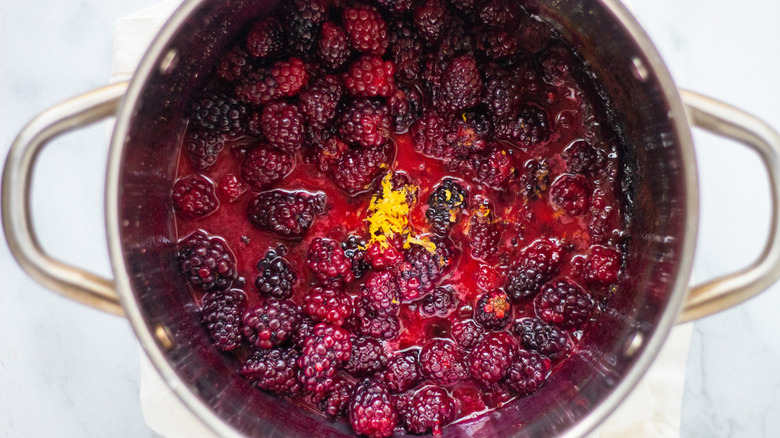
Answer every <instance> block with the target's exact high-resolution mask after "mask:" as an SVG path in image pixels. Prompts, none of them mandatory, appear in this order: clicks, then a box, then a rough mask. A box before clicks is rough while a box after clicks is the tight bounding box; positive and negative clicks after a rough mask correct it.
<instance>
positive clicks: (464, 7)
mask: <svg viewBox="0 0 780 438" xmlns="http://www.w3.org/2000/svg"><path fill="white" fill-rule="evenodd" d="M483 1H484V0H450V4H452V6H455V7H456V8H458V9H460V10H461V11H463V12H466V13H473V12H474V11H475V10H476V8H477V7H478V6H479V5H480V4H481V3H482V2H483Z"/></svg>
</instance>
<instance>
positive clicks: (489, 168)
mask: <svg viewBox="0 0 780 438" xmlns="http://www.w3.org/2000/svg"><path fill="white" fill-rule="evenodd" d="M512 155H513V151H512V150H511V149H509V148H506V147H503V146H499V145H497V144H494V145H491V146H490V147H489V149H488V150H486V151H484V152H482V153H479V154H473V155H472V156H471V160H470V164H471V171H472V178H473V179H474V182H476V183H478V184H484V185H486V186H488V187H491V188H494V189H496V190H506V189H507V188H508V187H509V184H510V183H511V182H512V181H514V179H515V178H516V173H517V170H516V169H515V168H514V167H513V164H514V163H513V160H512Z"/></svg>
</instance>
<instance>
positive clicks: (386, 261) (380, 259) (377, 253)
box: [366, 242, 404, 270]
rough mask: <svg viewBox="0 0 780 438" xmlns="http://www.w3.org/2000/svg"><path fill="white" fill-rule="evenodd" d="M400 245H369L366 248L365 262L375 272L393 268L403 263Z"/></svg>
mask: <svg viewBox="0 0 780 438" xmlns="http://www.w3.org/2000/svg"><path fill="white" fill-rule="evenodd" d="M401 246H402V244H398V245H395V244H393V243H392V242H391V244H390V245H381V244H379V243H371V244H370V245H368V248H366V261H367V262H368V263H370V264H371V266H372V267H373V268H374V269H376V270H381V269H390V268H395V267H396V266H398V265H399V264H400V263H401V262H403V261H404V255H403V253H402V252H401Z"/></svg>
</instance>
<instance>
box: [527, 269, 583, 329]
mask: <svg viewBox="0 0 780 438" xmlns="http://www.w3.org/2000/svg"><path fill="white" fill-rule="evenodd" d="M593 307H594V304H593V299H591V297H590V295H588V293H587V292H585V291H584V290H583V289H582V288H581V287H579V286H577V285H576V284H574V283H573V282H571V281H569V280H566V279H559V280H554V281H551V282H549V283H546V284H545V285H544V286H542V289H541V291H539V295H537V296H536V298H535V299H534V309H535V310H536V316H538V317H539V318H540V319H541V320H542V321H545V322H548V323H552V324H555V325H557V326H560V327H564V328H573V327H577V326H579V325H581V324H582V323H584V322H585V321H587V320H588V318H590V313H591V311H592V310H593Z"/></svg>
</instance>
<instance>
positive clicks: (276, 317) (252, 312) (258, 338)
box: [241, 300, 301, 350]
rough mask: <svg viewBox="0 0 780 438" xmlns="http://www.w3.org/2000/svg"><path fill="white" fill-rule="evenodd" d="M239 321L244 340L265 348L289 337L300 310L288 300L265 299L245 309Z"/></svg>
mask: <svg viewBox="0 0 780 438" xmlns="http://www.w3.org/2000/svg"><path fill="white" fill-rule="evenodd" d="M241 321H242V324H243V335H244V337H245V338H246V340H247V341H249V342H250V343H251V344H254V345H255V346H256V347H257V348H262V349H266V350H267V349H270V348H273V347H275V346H278V345H281V344H283V343H285V342H286V341H287V340H288V339H290V338H291V336H292V333H293V332H294V331H295V330H296V329H297V327H298V323H299V322H300V321H301V311H300V309H299V308H298V306H296V305H295V304H294V303H293V302H292V301H289V300H284V301H279V300H266V301H265V302H263V303H261V304H258V305H256V306H254V307H252V308H250V309H247V310H246V311H245V312H244V315H243V316H242V318H241Z"/></svg>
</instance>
